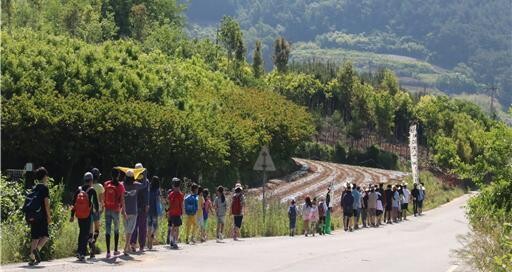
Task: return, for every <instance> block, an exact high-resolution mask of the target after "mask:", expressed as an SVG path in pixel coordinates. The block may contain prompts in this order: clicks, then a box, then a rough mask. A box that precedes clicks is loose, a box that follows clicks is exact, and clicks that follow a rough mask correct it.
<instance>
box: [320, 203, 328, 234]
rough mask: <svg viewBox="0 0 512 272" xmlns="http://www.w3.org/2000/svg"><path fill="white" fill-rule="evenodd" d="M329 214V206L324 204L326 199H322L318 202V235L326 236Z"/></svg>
mask: <svg viewBox="0 0 512 272" xmlns="http://www.w3.org/2000/svg"><path fill="white" fill-rule="evenodd" d="M326 214H327V205H326V204H325V202H324V198H323V197H320V202H318V234H320V235H324V234H325V217H326Z"/></svg>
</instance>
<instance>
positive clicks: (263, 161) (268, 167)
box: [253, 146, 276, 223]
mask: <svg viewBox="0 0 512 272" xmlns="http://www.w3.org/2000/svg"><path fill="white" fill-rule="evenodd" d="M253 170H255V171H263V182H262V187H261V190H262V194H263V198H262V202H263V223H265V213H266V203H265V185H266V183H267V171H276V167H275V166H274V162H273V161H272V157H271V156H270V152H269V151H268V146H263V147H262V148H261V151H260V154H259V156H258V159H257V160H256V163H255V164H254V167H253Z"/></svg>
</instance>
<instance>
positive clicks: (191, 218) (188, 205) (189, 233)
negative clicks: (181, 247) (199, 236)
mask: <svg viewBox="0 0 512 272" xmlns="http://www.w3.org/2000/svg"><path fill="white" fill-rule="evenodd" d="M198 189H199V186H197V184H195V183H193V184H192V186H191V187H190V194H188V195H187V197H185V243H186V244H188V243H189V242H191V243H193V244H195V243H196V241H195V239H194V236H195V232H196V228H197V218H196V214H197V210H198V197H197V192H198ZM189 238H190V240H189Z"/></svg>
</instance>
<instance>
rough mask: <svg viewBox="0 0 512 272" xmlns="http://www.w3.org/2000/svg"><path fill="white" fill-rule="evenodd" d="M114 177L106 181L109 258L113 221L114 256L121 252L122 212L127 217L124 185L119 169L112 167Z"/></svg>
mask: <svg viewBox="0 0 512 272" xmlns="http://www.w3.org/2000/svg"><path fill="white" fill-rule="evenodd" d="M111 175H112V179H111V180H108V181H106V182H105V186H104V188H105V195H104V203H103V204H104V205H103V206H104V207H105V242H106V245H107V259H108V258H110V257H111V254H110V240H111V239H110V238H111V234H112V223H113V224H114V256H117V255H119V254H121V253H120V252H119V250H118V248H119V216H120V214H121V213H122V214H123V217H124V218H125V219H126V211H125V209H124V207H125V204H124V193H125V189H124V185H123V183H122V182H120V180H119V178H120V172H119V170H117V169H115V168H112V172H111Z"/></svg>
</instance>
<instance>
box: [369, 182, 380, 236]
mask: <svg viewBox="0 0 512 272" xmlns="http://www.w3.org/2000/svg"><path fill="white" fill-rule="evenodd" d="M377 198H378V196H377V192H375V188H374V187H373V185H370V192H369V193H368V217H369V225H370V226H371V227H376V226H377V218H376V217H377Z"/></svg>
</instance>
